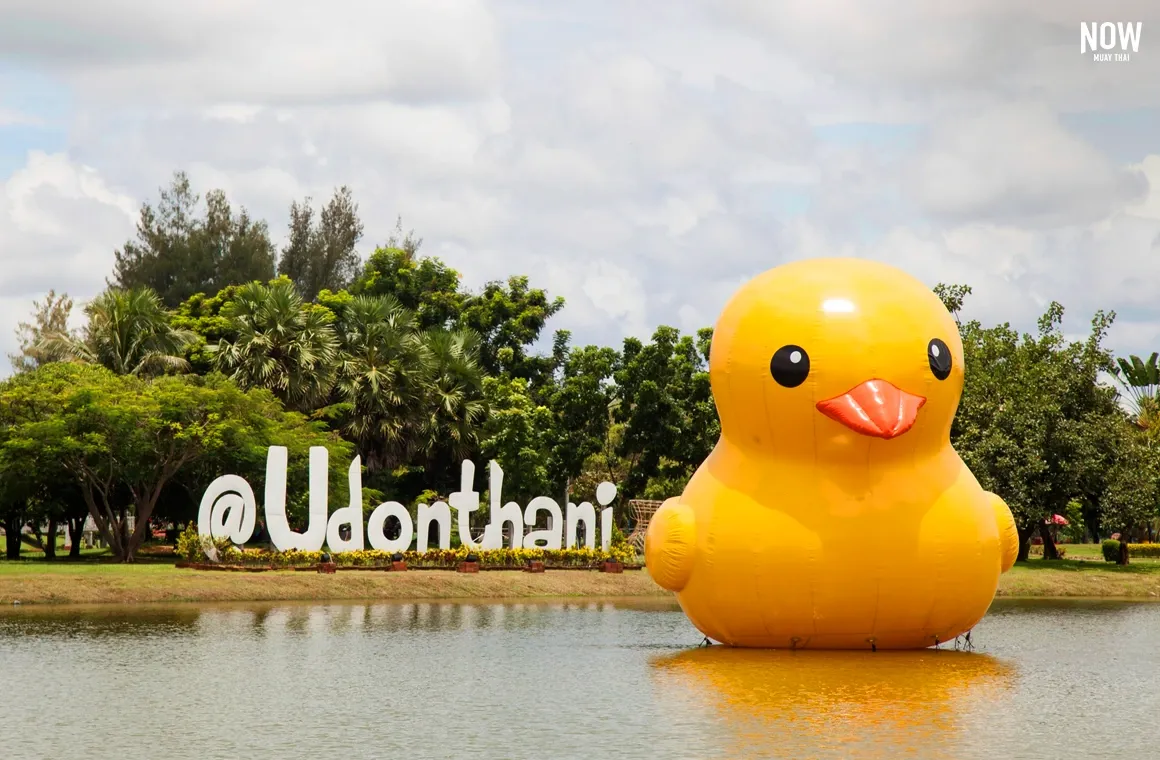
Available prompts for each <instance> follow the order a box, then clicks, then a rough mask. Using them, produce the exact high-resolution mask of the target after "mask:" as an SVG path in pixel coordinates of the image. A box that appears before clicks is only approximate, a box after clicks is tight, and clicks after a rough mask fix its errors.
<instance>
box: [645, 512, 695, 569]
mask: <svg viewBox="0 0 1160 760" xmlns="http://www.w3.org/2000/svg"><path fill="white" fill-rule="evenodd" d="M696 552H697V537H696V523H695V520H694V518H693V510H692V508H690V507H689V506H688V505H687V504H682V503H681V500H680V499H679V498H672V499H668V500H667V501H665V503H664V504H662V505H661V507H660V509H658V510H657V511H656V514H654V515H653V517H652V520H650V521H649V525H648V532H647V533H645V537H644V562H645V567H646V568H647V569H648V573H649V575H651V576H652V579H653V580H654V581H656V583H657V585H658V586H660V587H661V588H664V589H668V590H669V591H674V592H675V591H680V590H681V589H683V588H684V587H685V584H686V583H688V582H689V575H690V574H692V572H693V558H694V557H695V555H696Z"/></svg>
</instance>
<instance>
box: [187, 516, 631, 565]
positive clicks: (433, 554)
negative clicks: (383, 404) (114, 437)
mask: <svg viewBox="0 0 1160 760" xmlns="http://www.w3.org/2000/svg"><path fill="white" fill-rule="evenodd" d="M215 543H218V544H220V545H219V546H218V552H219V554H220V555H221V557H222V559H223V560H225V561H227V562H231V563H234V562H236V563H240V564H246V565H267V566H273V567H307V566H310V565H317V564H318V563H319V562H320V561H321V559H322V552H302V551H297V550H291V551H285V552H280V551H276V550H271V549H251V550H248V551H245V552H239V551H238V550H237V548H236V547H234V546H233V545H232V544H230V542H229V540H228V539H221V540H219V541H218V542H215ZM474 553H475V554H477V555H478V556H479V561H480V564H481V565H483V566H484V567H523V566H524V565H526V564H527V563H528V561H529V560H533V559H535V560H540V561H541V562H543V563H544V566H545V567H556V568H559V567H593V566H595V565H598V564H600V563H601V562H603V561H604V560H606V559H615V560H619V561H620V562H622V563H625V564H628V563H630V562H632V560H633V559H634V558H635V554H634V552H633V550H632V546H631V545H629V544H622V545H620V546H613V547H610V551H608V552H603V551H601V550H599V549H551V550H549V549H491V550H488V551H476V552H474ZM177 554H178V556H180V557H181V558H182V559H185V560H186V561H187V562H205V561H206V557H205V552H204V551H203V550H202V548H201V540H200V537H199V536H198V534H197V526H192V529H191V528H186V530H185V532H184V533H182V534H181V537H180V538H178V540H177ZM402 554H403V560H404V561H405V562H406V563H407V566H408V567H411V568H431V567H455V566H456V565H458V564H459V563H460V562H462V561H463V560H464V559H465V558H466V557H467V555H468V549H467V547H466V546H459V547H456V548H454V549H429V550H428V551H426V552H424V553H423V554H420V553H418V552H415V551H406V552H402ZM392 556H393V553H392V552H381V551H376V550H374V549H366V550H363V551H354V552H339V553H335V554H332V555H331V561H332V562H334V563H336V564H338V565H341V566H343V567H382V566H386V565H390V564H391V557H392Z"/></svg>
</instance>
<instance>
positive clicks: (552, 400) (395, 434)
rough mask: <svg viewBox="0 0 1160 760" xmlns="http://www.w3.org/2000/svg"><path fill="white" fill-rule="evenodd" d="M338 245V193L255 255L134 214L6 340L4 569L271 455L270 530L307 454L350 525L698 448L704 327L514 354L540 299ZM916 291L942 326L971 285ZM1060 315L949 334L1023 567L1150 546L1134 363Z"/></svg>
mask: <svg viewBox="0 0 1160 760" xmlns="http://www.w3.org/2000/svg"><path fill="white" fill-rule="evenodd" d="M362 235H363V224H362V221H361V219H360V214H359V207H358V204H357V203H356V202H355V201H354V199H353V197H352V194H351V192H350V190H349V189H348V188H345V187H344V188H339V189H338V190H336V191H335V193H334V195H333V197H332V198H331V199H329V200H328V201H327V202H326V203H325V204H323V205H322V206H321V207H320V209H319V210H318V212H317V213H315V210H314V206H313V205H312V202H311V200H310V199H309V198H307V199H305V200H303V201H301V202H295V203H293V204H292V206H291V209H290V224H289V230H288V235H287V243H286V245H285V246H284V247H283V249H282V250H281V251H277V250H276V246H275V245H274V244H273V243H272V242H271V239H270V233H269V229H268V226H267V225H266V223H265V222H262V221H257V220H254V219H252V218H251V217H250V216H249V214H248V213H247V212H246V211H245V209H240V210H237V211H235V210H234V209H233V208H232V207H231V205H230V203H229V201H228V199H227V197H226V195H225V194H224V193H223V192H221V191H218V190H215V191H211V192H209V193H207V194H206V196H205V198H204V199H202V198H200V197H199V196H198V195H197V194H195V193H194V192H193V190H192V189H191V186H190V183H189V180H188V178H186V177H185V176H184V175H183V174H181V173H178V174H176V175H175V176H174V178H173V181H172V183H171V184H170V185H169V186H168V187H167V188H165V189H163V190H162V192H161V195H160V200H159V202H157V203H156V204H155V205H151V204H148V203H147V204H145V205H143V206H142V209H141V214H140V219H139V222H138V226H137V233H136V236H135V238H134V239H133V240H130V241H128V242H127V243H126V244H125V245H124V246H123V247H122V248H121V249H120V250H118V251H116V253H115V266H114V270H113V272H112V274H111V276H110V278H109V282H108V288H107V289H106V290H105V291H104V292H102V293H101V294H99V295H98V296H97V297H96V298H94V299H93V300H92V301H90V302H89V303H87V304H86V305H85V306H84V310H83V311H84V313H83V316H84V318H85V319H84V324H83V326H82V327H81V328H80V329H79V330H71V329H70V328H69V324H70V316H71V312H72V310H73V308H74V304H73V301H72V300H71V299H70V298H69V297H68V296H67V295H63V294H62V295H58V294H56V293H55V292H50V293H49V294H48V296H47V297H46V298H45V299H44V300H43V301H40V302H37V303H35V304H34V308H33V311H32V315H31V317H30V319H29V321H27V322H23V323H21V324H20V325H19V326H18V327H17V335H18V338H19V349H18V351H17V352H16V353H15V354H14V355H13V356H12V357H11V359H12V363H13V367H14V369H15V374H14V375H13V376H12V377H11V378H10V379H8V380H6V381H4V382H2V383H0V520H2V521H3V525H4V527H5V529H6V534H7V536H8V546H7V552H8V555H9V556H13V555H18V552H19V542H20V541H21V540H23V541H25V542H26V543H31V544H33V545H36V546H39V547H40V548H42V549H43V550H44V551H45V553H46V555H48V556H50V557H51V556H53V555H54V553H55V543H56V542H55V536H56V533H57V531H58V527H59V528H63V529H65V530H67V531H68V532H69V533H70V534H71V535H72V537H73V539H72V541H71V545H72V548H73V551H74V552H77V551H79V544H80V542H79V540H77V539H78V538H79V531H80V526H81V525H83V523H84V520H85V518H86V517H87V516H92V517H93V519H94V522H95V523H96V524H97V526H98V528H99V529H100V531H101V533H102V535H103V536H104V537H105V539H106V541H107V542H108V543H109V544H110V546H111V547H112V548H113V551H114V553H115V554H116V555H117V556H118V557H120V558H122V559H125V560H132V559H133V557H134V555H135V552H136V550H137V549H138V547H139V546H140V545H141V543H142V542H143V541H145V540H146V539H148V537H149V531H150V527H149V526H150V525H151V523H152V522H154V521H160V522H167V521H168V522H178V521H187V520H189V519H191V518H192V517H193V516H194V514H195V513H196V507H197V502H198V500H199V499H200V495H201V492H202V490H203V489H204V487H205V485H206V484H207V483H208V482H209V480H212V478H213V477H214V476H216V475H218V474H221V473H224V472H234V473H237V474H240V475H243V476H244V477H246V478H247V479H248V480H250V482H252V483H256V484H260V483H261V482H262V480H263V476H264V461H265V450H266V447H268V446H270V445H287V446H289V447H290V449H291V467H290V473H289V478H290V486H291V487H290V493H289V494H288V500H289V502H288V512H289V514H290V515H291V518H292V520H293V519H297V520H303V519H304V518H305V515H306V504H305V496H306V456H305V454H306V451H307V450H308V448H309V447H310V446H311V445H325V446H327V447H328V448H329V449H330V450H331V460H330V461H331V465H332V469H333V470H334V473H333V475H332V479H331V488H332V493H334V492H335V491H337V492H338V493H335V494H334V495H333V496H332V499H341V498H342V491H343V489H345V477H344V472H345V464H344V460H345V462H346V463H349V461H350V457H352V456H354V455H355V454H358V455H359V456H360V457H361V459H362V463H363V465H364V468H365V474H364V496H365V498H366V499H367V506H368V508H369V507H371V506H373V505H374V504H377V503H378V502H379V501H382V500H384V499H394V500H397V501H401V502H403V503H405V504H409V505H412V506H413V505H414V504H416V503H417V502H418V501H423V500H429V499H433V498H436V497H437V496H444V497H445V496H446V495H447V494H448V493H449V492H450V491H452V490H455V489H456V487H457V486H458V473H459V468H458V463H459V461H461V460H462V459H464V458H478V459H479V460H484V461H486V460H488V459H496V460H498V461H499V462H501V464H502V466H503V467H504V472H505V478H504V498H505V500H506V499H509V498H510V499H514V500H516V501H519V502H520V503H525V502H526V501H527V500H528V499H529V498H530V497H532V496H536V495H541V494H544V495H555V496H557V497H558V498H561V499H565V500H566V499H568V498H570V496H571V495H574V494H578V495H580V496H582V497H588V496H590V495H591V492H592V490H593V489H594V487H595V484H596V483H598V482H600V481H601V480H612V481H613V482H616V483H617V484H618V485H619V487H620V494H621V497H620V498H621V499H622V500H627V499H636V498H646V499H662V498H666V497H668V496H672V495H676V494H679V493H680V491H681V490H682V488H683V487H684V484H685V483H686V482H687V480H688V479H689V477H690V476H691V475H692V473H693V471H694V470H695V469H696V467H697V466H698V465H700V463H701V462H702V461H704V459H705V458H706V457H707V456H708V454H709V452H710V451H711V449H712V447H713V445H714V444H715V443H716V441H717V438H718V436H719V433H720V426H719V423H718V420H717V414H716V409H715V407H714V405H713V400H712V395H711V392H710V387H709V375H708V357H709V351H710V347H711V344H712V330H711V329H709V328H706V329H702V330H699V331H698V332H697V333H696V334H695V335H682V334H681V333H680V331H679V330H676V329H674V328H672V327H668V326H661V327H658V328H657V330H656V331H655V332H654V333H653V335H652V337H651V339H650V340H649V341H647V342H645V341H641V340H638V339H635V338H628V339H625V340H624V341H623V343H622V345H621V346H620V347H618V348H611V347H603V346H593V345H588V346H578V345H575V344H574V343H573V341H572V338H571V335H570V334H569V333H568V332H567V331H565V330H556V331H554V332H552V333H551V335H550V346H551V348H550V349H549V350H538V346H540V345H541V344H542V339H544V338H547V337H548V335H547V334H546V332H545V331H546V330H547V328H548V322H549V320H551V319H552V317H554V316H555V315H557V314H558V313H559V312H560V311H561V309H563V308H564V301H563V299H562V298H552V297H550V296H549V295H548V294H547V293H546V292H545V291H544V290H542V289H540V288H535V287H532V285H531V284H530V283H529V280H528V278H527V277H525V276H519V275H513V276H509V277H507V278H506V279H502V280H495V281H491V282H488V283H487V284H485V285H483V286H482V287H481V288H478V289H467V288H465V287H463V285H462V282H461V277H460V275H459V274H458V273H457V272H456V271H455V270H454V269H452V268H450V267H448V266H447V265H446V264H445V263H444V262H442V261H440V260H439V259H438V258H436V257H432V256H425V255H422V254H421V253H420V249H421V246H422V240H421V239H419V238H417V237H416V236H415V235H414V233H412V232H409V233H406V234H404V232H403V228H402V223H401V220H399V221H398V222H397V223H396V228H395V233H394V234H393V235H391V236H390V237H389V239H388V240H386V241H385V242H384V243H383V244H382V245H379V246H377V247H375V248H374V249H373V251H372V252H371V253H370V254H369V255H368V256H367V257H366V258H365V259H364V258H363V257H361V256H360V255H359V253H358V245H359V243H360V241H361V239H362ZM936 292H938V294H939V295H940V297H941V298H942V299H943V301H944V303H945V304H946V305H947V308H948V309H949V310H950V311H951V312H952V313H954V314H955V315H956V316H957V315H958V314H959V312H960V310H961V307H962V303H963V300H964V299H965V298H966V297H967V296H968V295H969V294H970V289H969V288H968V287H965V286H943V285H940V286H939V287H938V288H936ZM1062 315H1063V309H1062V307H1060V306H1059V305H1058V304H1052V305H1051V307H1050V308H1049V309H1048V311H1047V313H1046V314H1045V315H1044V317H1043V318H1042V319H1041V320H1040V323H1039V327H1038V331H1037V332H1036V333H1035V334H1020V333H1019V332H1017V331H1015V330H1014V329H1012V328H1011V327H1010V326H1009V325H999V326H993V327H984V326H982V325H980V324H979V323H978V322H974V321H972V322H967V323H961V324H960V329H961V332H962V336H963V343H964V348H965V353H966V356H965V358H966V376H967V384H966V388H965V390H964V396H963V402H962V404H961V406H960V410H959V413H958V416H957V417H956V420H955V424H954V428H953V430H952V440H953V443H954V444H955V446H956V447H957V448H958V450H959V451H960V453H961V454H962V455H963V457H964V459H965V460H966V461H967V462H968V464H969V465H970V466H971V468H972V470H973V471H974V472H975V473H976V475H977V476H978V477H979V479H980V481H981V482H982V484H983V485H984V487H986V488H988V489H990V490H993V491H995V492H996V493H998V494H1000V495H1001V496H1003V498H1004V499H1005V500H1006V501H1007V502H1008V504H1010V505H1011V508H1012V511H1013V512H1014V514H1015V517H1016V521H1017V523H1018V525H1019V530H1020V536H1021V538H1022V539H1023V549H1022V551H1021V556H1022V557H1026V554H1027V547H1028V545H1029V542H1030V539H1031V537H1032V535H1033V534H1040V535H1041V536H1042V537H1043V539H1044V541H1045V543H1046V544H1047V547H1046V548H1045V554H1046V556H1052V554H1053V545H1052V544H1051V536H1050V534H1049V533H1048V531H1047V530H1046V528H1045V527H1044V519H1045V518H1046V517H1047V516H1050V515H1052V514H1064V515H1065V516H1068V517H1069V518H1074V519H1073V522H1078V523H1080V524H1082V525H1083V526H1084V533H1085V535H1086V536H1087V537H1090V538H1092V539H1093V540H1096V539H1098V538H1099V537H1101V536H1103V535H1108V534H1111V533H1122V534H1125V536H1129V535H1130V536H1147V537H1149V538H1150V537H1151V531H1152V527H1153V526H1152V521H1153V520H1154V518H1155V516H1156V514H1157V495H1158V489H1157V484H1158V482H1160V467H1158V466H1157V458H1156V455H1155V449H1154V443H1155V439H1156V431H1157V430H1158V429H1160V427H1158V426H1157V425H1155V424H1153V421H1154V420H1156V419H1157V417H1156V407H1157V404H1156V402H1155V399H1156V393H1157V383H1156V378H1155V374H1156V365H1157V358H1156V356H1155V355H1153V356H1152V357H1150V359H1148V360H1147V361H1145V360H1141V359H1139V358H1137V357H1129V358H1125V359H1121V360H1120V361H1119V362H1116V361H1115V360H1114V357H1112V355H1111V354H1110V352H1109V351H1108V350H1107V349H1106V348H1105V347H1104V346H1103V340H1104V337H1105V335H1106V332H1107V329H1108V327H1109V326H1110V324H1111V323H1112V320H1113V319H1114V314H1104V313H1100V314H1097V315H1096V317H1095V319H1094V321H1093V323H1092V332H1091V335H1090V336H1089V338H1088V339H1086V340H1085V341H1082V342H1069V341H1066V340H1065V339H1064V338H1063V335H1062V332H1061V330H1060V324H1061V320H1062ZM543 342H544V343H547V342H548V341H543ZM1102 372H1109V373H1111V374H1113V375H1114V376H1115V377H1117V378H1118V379H1119V387H1118V388H1116V387H1111V386H1109V385H1106V384H1103V383H1101V382H1100V374H1101V373H1102ZM1149 373H1152V374H1151V375H1150V374H1149ZM1149 381H1150V383H1149ZM1121 391H1122V392H1123V393H1121ZM1124 397H1127V398H1129V399H1130V401H1131V404H1130V406H1131V408H1130V409H1127V410H1126V409H1125V408H1124V404H1122V403H1121V400H1122V399H1123V398H1124ZM259 492H260V491H259ZM483 503H484V504H486V503H487V501H486V496H485V497H484V499H483ZM485 511H486V510H484V512H485ZM130 517H132V518H133V519H132V520H131V519H130ZM481 517H485V515H481ZM619 517H620V519H621V520H626V519H627V518H628V514H627V510H624V509H621V510H619ZM26 525H27V526H29V527H30V532H28V533H26V534H24V535H22V533H21V530H22V528H23V527H24V526H26ZM131 525H132V526H133V527H132V529H130V526H131ZM624 527H627V525H625V526H624Z"/></svg>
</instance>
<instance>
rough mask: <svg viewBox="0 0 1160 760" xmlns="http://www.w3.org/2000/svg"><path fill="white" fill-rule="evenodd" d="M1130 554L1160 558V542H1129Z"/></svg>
mask: <svg viewBox="0 0 1160 760" xmlns="http://www.w3.org/2000/svg"><path fill="white" fill-rule="evenodd" d="M1128 556H1129V557H1145V558H1150V559H1160V544H1128Z"/></svg>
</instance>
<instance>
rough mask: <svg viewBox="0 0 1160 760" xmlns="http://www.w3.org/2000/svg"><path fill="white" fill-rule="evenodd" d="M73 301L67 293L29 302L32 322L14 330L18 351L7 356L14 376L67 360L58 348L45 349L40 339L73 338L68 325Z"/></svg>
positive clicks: (22, 323) (20, 325) (52, 293)
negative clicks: (18, 346)
mask: <svg viewBox="0 0 1160 760" xmlns="http://www.w3.org/2000/svg"><path fill="white" fill-rule="evenodd" d="M72 308H73V300H72V299H71V298H69V297H68V294H67V293H61V294H60V295H59V296H58V295H57V294H56V291H55V290H49V291H48V295H46V296H45V297H44V300H43V301H33V302H32V309H33V311H32V321H31V322H21V323H20V324H18V325H17V326H16V340H17V342H18V343H19V345H20V350H19V351H18V352H17V353H15V354H9V355H8V358H9V359H10V360H11V361H12V368H13V369H14V370H16V371H17V372H29V371H31V370H34V369H36V368H37V367H40V366H43V365H45V364H49V363H50V362H56V361H61V360H62V359H65V358H67V356H65V355H64V354H62V353H61V352H60V350H59V347H58V346H54V347H52V348H49V347H47V346H45V344H44V339H45V338H46V337H48V336H50V335H61V336H66V337H70V338H71V337H74V336H73V333H72V331H71V330H70V329H69V326H68V321H69V317H70V316H72Z"/></svg>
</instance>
